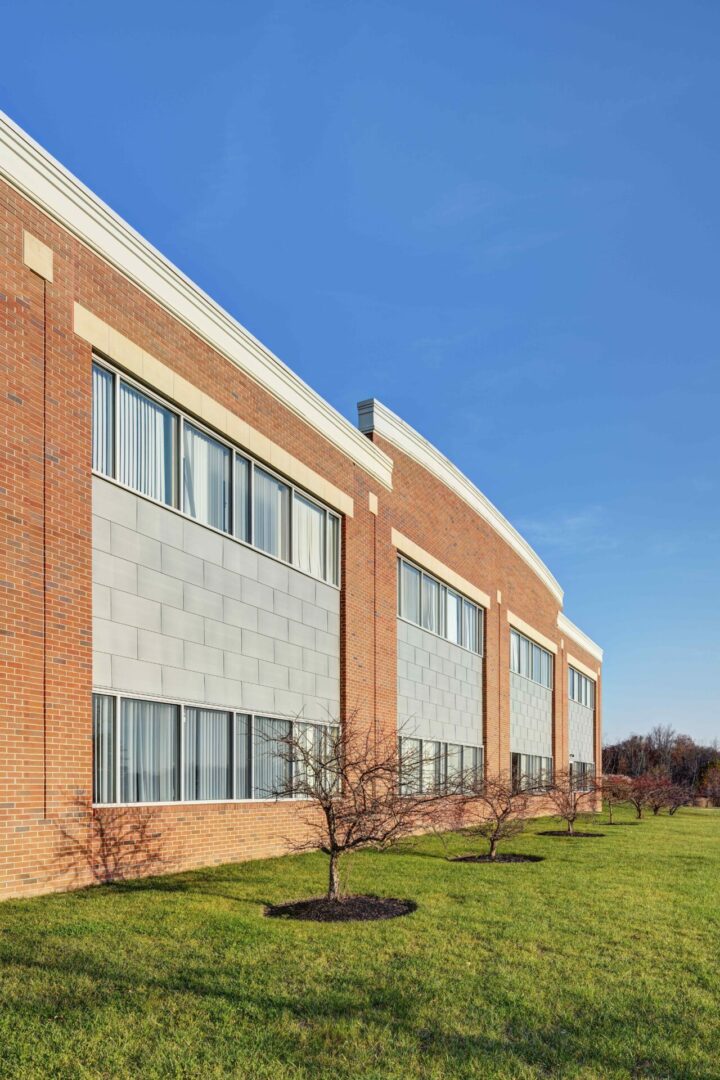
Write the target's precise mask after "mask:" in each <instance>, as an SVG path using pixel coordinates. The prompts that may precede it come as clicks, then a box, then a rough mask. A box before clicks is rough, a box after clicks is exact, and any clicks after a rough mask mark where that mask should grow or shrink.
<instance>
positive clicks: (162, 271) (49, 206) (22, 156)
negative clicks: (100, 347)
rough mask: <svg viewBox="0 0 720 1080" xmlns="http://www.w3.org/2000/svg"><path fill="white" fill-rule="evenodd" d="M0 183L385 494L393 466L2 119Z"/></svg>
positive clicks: (3, 116)
mask: <svg viewBox="0 0 720 1080" xmlns="http://www.w3.org/2000/svg"><path fill="white" fill-rule="evenodd" d="M0 177H2V178H3V179H4V180H6V181H7V183H9V184H10V185H11V186H12V187H13V188H15V189H16V190H17V191H18V192H19V193H20V194H21V195H23V196H24V197H25V198H27V199H28V200H29V201H30V202H32V203H34V205H35V206H37V207H38V208H39V209H40V210H42V211H43V212H44V213H45V214H47V215H48V216H49V217H50V218H52V220H53V221H55V222H56V223H57V224H58V225H60V226H61V227H62V228H64V229H66V230H67V231H68V232H70V233H72V235H73V236H75V237H76V238H77V239H78V240H80V241H81V242H82V243H83V244H84V245H85V246H86V247H88V248H90V250H92V251H93V252H95V253H96V254H97V255H99V256H100V257H101V258H102V259H104V261H105V262H107V263H108V264H109V265H110V266H112V267H113V268H114V269H116V270H118V271H119V272H120V273H121V274H123V275H124V277H126V278H127V279H128V280H129V281H130V282H131V283H132V284H133V285H136V286H137V287H138V288H140V289H141V290H142V291H143V292H144V293H145V294H146V295H148V296H149V297H150V298H151V299H152V300H154V301H155V302H156V303H158V304H160V306H161V307H163V308H164V309H165V310H166V311H168V312H169V313H170V314H171V315H172V316H173V317H174V318H176V319H178V320H179V321H180V322H181V323H183V324H184V325H185V326H186V327H187V328H188V329H189V330H191V331H192V332H193V333H195V334H197V336H198V337H200V338H201V339H202V340H203V341H205V342H206V343H207V344H208V345H210V346H211V347H212V348H213V349H215V350H216V351H217V352H218V353H220V354H221V355H222V356H224V357H225V358H226V359H227V360H229V361H231V363H233V364H235V365H236V367H238V368H239V369H240V370H241V371H243V372H244V373H245V374H246V375H247V376H249V377H250V378H251V379H253V381H254V382H256V383H258V385H260V386H261V387H262V388H263V389H265V390H267V391H268V393H270V394H272V395H273V397H275V398H276V399H277V400H278V401H279V402H280V403H281V404H282V405H284V406H285V407H286V408H287V409H289V410H290V411H291V412H293V413H294V414H295V415H296V416H298V417H299V418H300V419H301V420H303V421H304V422H305V423H307V424H308V425H309V426H310V427H312V428H313V429H314V430H315V431H317V432H318V433H319V434H320V435H322V436H323V437H324V438H325V439H326V440H327V441H328V442H330V443H331V444H332V445H333V446H336V447H337V448H338V450H340V452H341V453H343V454H344V455H345V456H346V457H348V458H350V460H351V461H353V462H354V463H355V464H356V465H358V466H359V467H360V468H361V469H363V470H364V471H365V472H367V473H368V474H369V475H370V476H372V477H373V478H374V479H375V480H377V481H379V482H380V483H381V484H382V485H383V486H384V487H386V488H392V461H391V459H390V458H389V457H388V456H387V454H384V453H383V452H382V451H381V450H380V449H379V447H377V446H374V445H373V444H372V443H371V442H370V440H369V439H366V438H365V437H364V436H363V435H362V434H361V433H360V432H359V431H358V430H357V428H356V427H355V426H354V425H353V424H351V423H350V421H349V420H347V419H346V418H345V417H344V416H343V415H342V414H341V413H339V412H338V411H337V410H336V409H334V408H333V407H332V405H330V404H329V402H327V401H325V400H324V398H322V397H321V396H320V395H319V394H318V393H317V392H316V391H315V390H313V389H312V388H311V387H310V386H308V384H307V383H306V382H304V380H303V379H301V378H300V376H299V375H296V374H295V372H293V371H292V370H291V369H290V368H289V367H288V366H287V365H286V364H285V363H283V361H282V360H280V359H279V358H278V357H277V356H275V355H274V354H273V353H272V352H270V350H269V349H267V348H266V347H265V346H264V345H263V344H262V343H261V342H260V341H258V339H257V338H255V337H254V336H253V335H252V334H251V333H250V331H249V330H246V329H245V327H244V326H242V325H241V324H240V323H239V322H237V320H236V319H234V318H233V317H232V316H231V315H230V314H229V313H228V312H227V311H225V310H224V309H223V308H222V307H220V305H219V304H217V303H216V302H215V301H214V300H212V299H211V297H209V296H208V295H207V293H205V292H204V291H203V290H202V289H201V288H200V287H199V286H198V285H196V284H195V283H194V282H193V281H191V280H190V278H188V277H187V276H186V275H185V274H183V273H182V271H181V270H179V269H178V268H177V267H176V266H175V265H174V264H173V263H171V262H170V260H169V259H166V258H165V256H164V255H162V254H161V253H160V252H159V251H158V250H157V248H155V247H153V246H152V244H150V243H149V242H148V241H147V240H145V239H144V237H142V236H141V235H140V233H138V232H136V230H135V229H133V228H132V227H131V226H130V225H128V224H127V222H126V221H124V220H123V219H122V218H121V217H120V216H119V215H118V214H116V213H115V212H114V211H113V210H111V209H110V207H109V206H107V205H106V204H105V203H104V202H103V201H102V200H101V199H99V198H98V196H97V195H95V194H94V193H93V192H92V191H90V189H89V188H87V187H86V186H85V185H84V184H83V183H81V182H80V181H79V180H78V179H77V178H76V177H75V176H73V175H72V173H70V172H69V171H68V170H67V169H65V168H64V166H63V165H61V164H60V162H59V161H57V160H56V159H55V158H54V157H52V155H50V154H49V153H48V152H47V151H46V150H45V149H43V147H42V146H40V145H39V144H38V143H37V142H35V140H34V139H32V138H31V137H30V136H29V135H28V134H27V133H26V132H24V131H23V130H22V128H20V127H18V125H17V124H15V123H14V122H13V121H12V120H11V119H10V117H9V116H7V115H6V113H4V112H2V111H0Z"/></svg>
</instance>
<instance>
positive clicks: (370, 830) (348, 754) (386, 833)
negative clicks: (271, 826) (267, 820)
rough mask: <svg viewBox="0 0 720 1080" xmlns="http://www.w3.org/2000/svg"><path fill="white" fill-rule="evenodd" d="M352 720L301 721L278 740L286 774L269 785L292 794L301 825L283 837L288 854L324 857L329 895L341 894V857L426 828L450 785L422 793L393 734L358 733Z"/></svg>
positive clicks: (417, 767)
mask: <svg viewBox="0 0 720 1080" xmlns="http://www.w3.org/2000/svg"><path fill="white" fill-rule="evenodd" d="M353 721H354V718H352V717H351V718H350V720H349V721H348V722H347V723H345V724H343V725H342V726H340V725H333V726H328V727H320V726H317V725H312V724H305V723H302V722H299V721H296V722H294V723H293V725H292V727H291V730H290V733H289V734H288V735H287V736H286V737H284V738H282V739H279V740H278V743H279V752H280V754H281V756H282V759H283V761H284V765H285V768H284V776H283V777H282V779H281V780H280V781H279V782H278V783H276V785H275V786H274V788H273V795H274V796H275V797H276V798H281V799H288V798H291V799H297V800H298V812H299V815H300V817H301V819H302V822H303V825H304V827H305V835H304V836H303V837H301V838H300V839H297V838H294V837H291V838H288V841H287V842H288V845H289V847H290V848H291V850H293V851H317V850H319V851H322V852H323V854H325V855H327V856H328V859H329V866H328V887H327V898H328V900H333V901H339V900H340V898H341V894H342V890H341V881H340V862H341V859H342V858H343V856H344V855H346V854H347V853H348V852H351V851H357V850H358V849H360V848H367V847H373V848H378V849H381V848H385V847H387V846H388V845H390V844H392V843H395V842H396V841H397V840H399V839H401V838H402V837H404V836H408V835H410V834H411V833H414V832H419V831H421V830H423V829H426V828H430V827H431V826H432V825H433V824H434V823H435V822H436V821H437V820H439V816H440V814H441V811H442V804H443V802H444V801H445V799H446V795H447V790H446V789H445V790H440V789H438V790H428V791H425V792H423V791H422V787H423V785H422V783H416V782H415V778H416V777H419V776H421V775H422V770H423V765H424V764H425V765H426V763H423V762H422V761H420V760H418V761H415V760H414V757H413V755H409V754H403V757H402V760H401V757H400V750H399V740H398V738H397V737H396V736H395V735H392V736H390V735H379V736H377V737H376V736H374V735H373V733H372V732H371V731H369V730H365V731H360V730H358V725H356V724H355V723H354V722H353Z"/></svg>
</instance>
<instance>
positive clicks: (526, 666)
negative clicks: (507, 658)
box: [518, 634, 530, 679]
mask: <svg viewBox="0 0 720 1080" xmlns="http://www.w3.org/2000/svg"><path fill="white" fill-rule="evenodd" d="M518 637H519V639H520V666H519V671H520V674H521V675H524V676H525V678H526V679H529V678H530V642H529V641H528V639H527V638H526V637H523V636H522V634H519V635H518Z"/></svg>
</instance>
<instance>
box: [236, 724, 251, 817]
mask: <svg viewBox="0 0 720 1080" xmlns="http://www.w3.org/2000/svg"><path fill="white" fill-rule="evenodd" d="M251 739H252V727H251V721H250V717H249V716H246V715H245V714H244V713H238V714H237V716H236V717H235V798H236V799H251V798H252V787H251V776H250V767H251V766H250V757H251Z"/></svg>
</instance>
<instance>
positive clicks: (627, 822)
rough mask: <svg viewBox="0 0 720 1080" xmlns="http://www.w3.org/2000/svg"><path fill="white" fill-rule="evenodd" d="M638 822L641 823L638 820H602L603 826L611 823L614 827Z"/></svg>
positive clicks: (637, 823)
mask: <svg viewBox="0 0 720 1080" xmlns="http://www.w3.org/2000/svg"><path fill="white" fill-rule="evenodd" d="M640 824H641V822H639V821H603V828H605V826H606V825H612V826H613V828H614V827H615V826H616V825H640Z"/></svg>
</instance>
